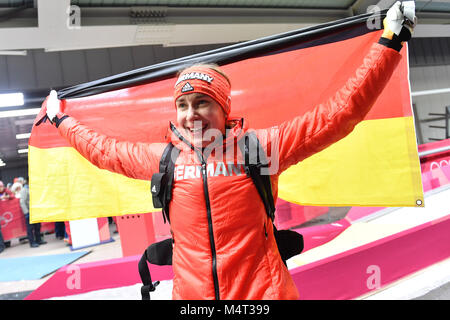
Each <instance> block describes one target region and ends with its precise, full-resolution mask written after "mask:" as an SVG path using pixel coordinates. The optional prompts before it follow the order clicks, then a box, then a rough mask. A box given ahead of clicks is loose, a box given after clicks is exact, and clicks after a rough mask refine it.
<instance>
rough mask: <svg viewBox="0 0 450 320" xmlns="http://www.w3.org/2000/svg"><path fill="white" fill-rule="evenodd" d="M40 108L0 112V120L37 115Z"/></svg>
mask: <svg viewBox="0 0 450 320" xmlns="http://www.w3.org/2000/svg"><path fill="white" fill-rule="evenodd" d="M40 110H41V108H31V109H20V110H10V111H2V112H0V118H12V117H20V116H30V115H34V114H38V113H39V111H40Z"/></svg>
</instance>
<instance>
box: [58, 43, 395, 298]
mask: <svg viewBox="0 0 450 320" xmlns="http://www.w3.org/2000/svg"><path fill="white" fill-rule="evenodd" d="M400 57H401V56H400V54H399V53H398V52H397V51H395V50H393V49H389V48H387V47H385V46H383V45H380V44H378V43H375V44H373V46H372V48H371V50H370V52H369V53H368V55H367V56H366V57H365V59H364V61H363V63H362V65H361V66H360V67H359V69H358V70H357V71H356V73H355V76H354V77H352V78H350V79H349V80H348V81H347V83H346V84H345V86H344V87H342V88H341V89H340V90H339V91H338V92H337V93H336V94H335V96H334V97H333V98H331V99H329V101H327V102H326V103H324V104H321V105H318V106H317V107H316V108H315V109H314V110H312V111H311V112H308V113H306V114H304V115H301V116H299V117H296V118H294V119H292V120H290V121H287V122H284V123H282V124H280V125H279V126H277V127H274V128H269V129H258V130H255V132H256V134H257V136H258V138H259V140H260V141H261V142H262V143H263V145H266V147H267V148H269V146H273V145H274V144H276V145H277V157H278V158H277V159H276V160H277V161H278V165H279V168H278V171H277V172H276V173H275V174H272V176H271V181H272V187H273V193H274V199H276V198H277V191H278V187H277V186H278V177H279V175H280V174H281V173H282V172H283V171H284V170H286V169H287V168H288V167H289V166H291V165H293V164H296V163H297V162H299V161H301V160H303V159H305V158H307V157H309V156H311V155H313V154H315V153H317V152H319V151H321V150H323V149H324V148H326V147H328V146H329V145H331V144H332V143H334V142H336V141H338V140H340V139H341V138H343V137H345V136H346V135H347V134H349V133H350V132H351V131H352V130H353V128H354V126H355V125H356V124H357V123H358V122H360V121H361V120H363V118H364V117H365V115H366V114H367V112H368V111H369V110H370V108H371V106H372V105H373V103H374V102H375V100H376V98H377V97H378V95H379V94H380V92H381V91H382V90H383V88H384V86H385V84H386V83H387V82H388V80H389V78H390V76H391V74H392V72H393V70H394V69H395V68H396V66H397V64H398V62H399V61H400ZM230 126H231V127H232V129H231V130H230V131H229V132H228V134H227V136H226V141H225V142H231V143H228V144H226V148H228V147H229V146H231V148H233V146H234V144H233V143H232V141H233V140H234V141H236V140H239V139H240V137H242V136H243V134H244V133H245V132H246V131H247V130H249V129H248V125H247V122H246V121H245V120H243V119H240V120H232V121H231V123H230ZM59 131H60V133H61V134H62V135H63V136H64V137H66V138H67V139H68V140H69V141H70V143H71V145H72V146H73V147H74V148H75V149H77V150H78V151H79V152H80V153H81V154H82V155H83V156H84V157H85V158H87V159H88V160H89V161H90V162H91V163H93V164H94V165H96V166H98V167H99V168H102V169H107V170H110V171H113V172H117V173H121V174H124V175H126V176H128V177H131V178H135V179H145V180H149V179H150V177H151V176H152V174H153V173H155V172H158V171H159V160H160V158H161V155H162V152H163V150H164V148H165V146H166V143H154V144H146V143H129V142H120V141H116V140H115V139H111V138H108V137H106V136H103V135H101V134H98V133H96V132H93V131H92V130H89V129H88V128H86V127H85V126H83V125H82V124H80V123H79V122H78V121H77V120H75V119H73V118H70V117H69V118H66V119H65V120H64V121H63V122H62V123H61V124H60V126H59ZM171 139H172V142H173V143H174V145H175V146H176V147H178V148H179V149H181V153H180V155H179V157H178V158H177V161H176V168H175V180H174V187H173V199H172V201H171V203H170V218H171V228H172V231H173V237H174V248H173V271H174V280H173V298H174V299H298V298H299V293H298V291H297V288H296V286H295V284H294V282H293V280H292V278H291V276H290V274H289V271H288V269H287V268H286V266H285V265H284V263H283V261H282V260H281V258H280V255H279V253H278V249H277V245H276V242H275V239H274V235H273V229H272V228H271V221H270V219H269V217H268V216H267V214H266V211H265V209H264V205H263V203H262V201H261V200H260V197H259V194H258V192H257V190H256V188H255V186H254V184H253V182H252V180H251V178H250V177H247V175H246V174H245V173H244V172H243V169H242V166H239V165H238V163H242V162H243V161H242V159H241V158H242V157H241V154H240V151H238V152H235V153H236V154H234V153H233V152H228V151H229V150H228V149H226V151H225V156H224V158H223V157H220V156H219V155H218V154H216V153H215V152H212V153H211V155H209V156H208V158H207V159H203V158H202V157H201V156H199V155H198V154H197V152H195V151H193V150H192V149H191V148H190V147H189V146H188V145H187V144H186V143H185V142H182V141H180V137H178V136H177V135H176V134H172V136H171ZM235 150H239V149H236V148H235ZM149 197H150V193H149ZM269 226H270V227H269Z"/></svg>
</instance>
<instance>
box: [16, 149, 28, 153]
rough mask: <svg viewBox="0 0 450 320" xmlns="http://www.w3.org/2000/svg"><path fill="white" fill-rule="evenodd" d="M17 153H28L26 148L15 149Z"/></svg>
mask: <svg viewBox="0 0 450 320" xmlns="http://www.w3.org/2000/svg"><path fill="white" fill-rule="evenodd" d="M17 152H18V153H28V148H26V149H19V150H17Z"/></svg>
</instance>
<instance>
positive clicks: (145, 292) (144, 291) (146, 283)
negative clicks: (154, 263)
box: [138, 250, 159, 300]
mask: <svg viewBox="0 0 450 320" xmlns="http://www.w3.org/2000/svg"><path fill="white" fill-rule="evenodd" d="M147 260H149V258H148V256H147V250H145V252H144V254H143V255H142V257H141V259H140V260H139V264H138V268H139V275H140V277H141V281H142V284H143V286H142V287H141V296H142V300H150V292H152V291H155V288H156V286H157V285H159V281H156V282H155V283H153V282H152V277H151V276H150V270H149V269H148V265H147Z"/></svg>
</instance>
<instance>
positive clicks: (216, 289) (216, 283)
mask: <svg viewBox="0 0 450 320" xmlns="http://www.w3.org/2000/svg"><path fill="white" fill-rule="evenodd" d="M170 128H171V130H172V131H173V132H174V133H175V134H176V135H177V136H178V138H179V139H180V140H181V141H183V142H184V143H186V144H187V145H188V146H189V147H190V148H191V149H192V150H193V151H194V152H195V153H196V154H197V156H198V158H199V160H200V162H201V163H202V170H201V172H202V180H203V193H204V195H205V203H206V217H207V219H208V233H209V243H210V247H211V255H212V275H213V283H214V296H215V299H216V300H220V293H219V279H218V277H217V255H216V245H215V241H214V233H213V223H212V216H211V201H210V199H209V189H208V180H207V175H206V161H205V159H204V158H203V155H202V153H201V152H200V151H198V150H197V149H195V147H194V146H193V145H192V144H191V143H190V142H189V141H188V140H186V139H185V138H184V137H183V136H182V135H181V133H180V132H179V131H178V130H177V129H176V128H175V126H174V125H173V124H172V123H171V124H170Z"/></svg>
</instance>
